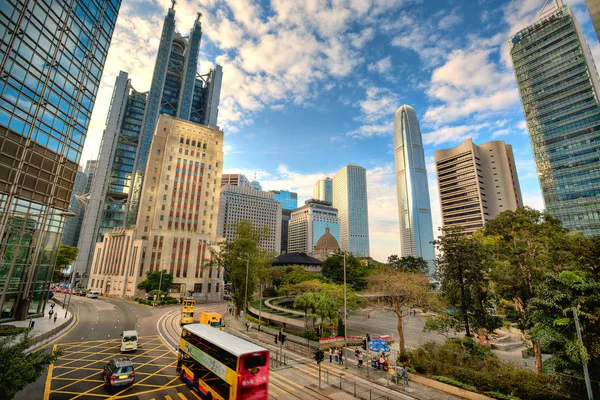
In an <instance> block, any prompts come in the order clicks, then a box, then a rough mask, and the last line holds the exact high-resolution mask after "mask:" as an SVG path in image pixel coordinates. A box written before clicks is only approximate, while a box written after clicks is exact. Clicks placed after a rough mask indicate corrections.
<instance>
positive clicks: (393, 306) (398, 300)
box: [367, 266, 429, 356]
mask: <svg viewBox="0 0 600 400" xmlns="http://www.w3.org/2000/svg"><path fill="white" fill-rule="evenodd" d="M367 280H368V282H369V289H368V290H369V295H370V297H371V298H374V299H375V300H374V302H375V306H376V307H379V308H382V309H384V310H388V311H392V312H394V313H395V314H396V316H397V317H398V336H399V338H400V340H399V344H400V354H401V355H402V356H404V353H405V346H404V332H403V329H402V325H403V318H404V317H405V316H406V315H408V313H409V311H410V309H411V308H412V307H423V306H426V304H427V300H428V291H429V281H428V280H427V278H426V276H425V274H422V273H419V272H406V271H402V270H398V269H395V268H393V267H389V266H386V267H382V268H381V269H379V270H378V271H377V272H376V273H375V274H374V275H372V276H370V277H368V278H367Z"/></svg>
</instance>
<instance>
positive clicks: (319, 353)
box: [315, 350, 325, 364]
mask: <svg viewBox="0 0 600 400" xmlns="http://www.w3.org/2000/svg"><path fill="white" fill-rule="evenodd" d="M324 359H325V353H324V352H323V350H317V351H315V361H316V362H317V364H320V363H321V362H322V361H323V360H324Z"/></svg>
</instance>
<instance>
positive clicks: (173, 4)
mask: <svg viewBox="0 0 600 400" xmlns="http://www.w3.org/2000/svg"><path fill="white" fill-rule="evenodd" d="M171 3H172V4H171V9H173V10H174V9H175V4H177V0H171Z"/></svg>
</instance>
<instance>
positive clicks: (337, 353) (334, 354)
mask: <svg viewBox="0 0 600 400" xmlns="http://www.w3.org/2000/svg"><path fill="white" fill-rule="evenodd" d="M333 358H334V360H335V363H336V364H339V363H340V353H339V351H338V349H335V350H334V351H333Z"/></svg>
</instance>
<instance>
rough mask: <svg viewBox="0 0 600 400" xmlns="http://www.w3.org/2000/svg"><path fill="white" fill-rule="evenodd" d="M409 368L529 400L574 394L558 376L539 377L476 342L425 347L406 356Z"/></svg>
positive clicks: (463, 341)
mask: <svg viewBox="0 0 600 400" xmlns="http://www.w3.org/2000/svg"><path fill="white" fill-rule="evenodd" d="M406 355H407V358H408V361H407V364H408V365H409V366H410V367H412V368H414V369H415V370H416V371H417V372H418V373H426V374H429V375H434V376H445V377H447V378H452V379H454V380H456V381H459V382H462V383H465V384H468V385H472V386H475V387H476V388H477V389H479V390H480V391H482V392H484V391H489V392H497V393H501V394H503V395H507V396H513V395H517V396H519V397H520V398H522V399H526V400H537V399H539V400H541V399H564V398H569V395H572V394H573V391H572V390H569V389H568V388H567V386H566V383H565V381H564V380H562V379H560V378H559V377H558V376H555V375H546V374H542V375H536V374H535V372H534V371H531V370H528V369H522V368H519V367H517V366H516V365H514V364H512V363H506V362H501V361H500V360H499V359H498V357H496V356H495V355H494V354H492V353H491V352H490V350H489V349H487V348H484V347H483V346H480V345H478V344H477V343H475V342H474V341H473V340H472V339H468V338H467V339H450V340H448V341H446V343H444V344H442V345H439V344H436V343H433V342H428V343H425V344H424V345H423V346H421V347H420V348H418V349H415V350H413V351H409V352H407V353H406Z"/></svg>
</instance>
